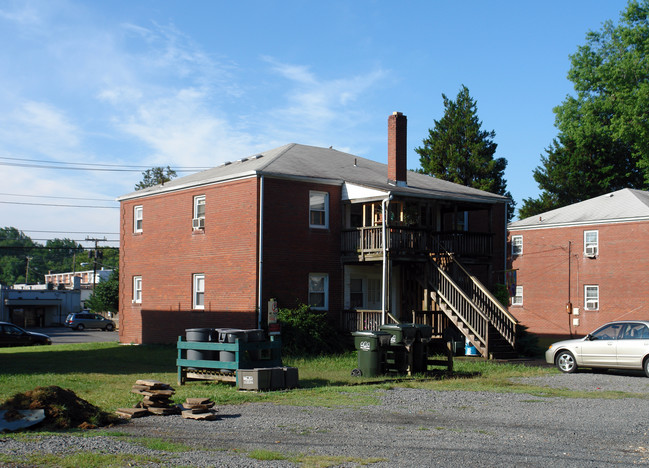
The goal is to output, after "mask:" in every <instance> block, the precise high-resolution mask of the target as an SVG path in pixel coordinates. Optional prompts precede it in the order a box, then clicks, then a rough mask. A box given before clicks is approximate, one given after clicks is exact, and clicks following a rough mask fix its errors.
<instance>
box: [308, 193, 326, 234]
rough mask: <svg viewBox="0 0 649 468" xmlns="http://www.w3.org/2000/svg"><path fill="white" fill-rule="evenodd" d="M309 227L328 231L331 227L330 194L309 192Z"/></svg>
mask: <svg viewBox="0 0 649 468" xmlns="http://www.w3.org/2000/svg"><path fill="white" fill-rule="evenodd" d="M309 227H312V228H320V229H327V228H328V227H329V194H328V193H327V192H309Z"/></svg>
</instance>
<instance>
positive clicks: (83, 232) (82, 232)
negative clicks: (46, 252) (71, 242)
mask: <svg viewBox="0 0 649 468" xmlns="http://www.w3.org/2000/svg"><path fill="white" fill-rule="evenodd" d="M18 230H19V231H22V232H45V233H52V234H54V233H59V234H109V235H112V234H114V235H118V234H119V232H89V231H42V230H38V229H18Z"/></svg>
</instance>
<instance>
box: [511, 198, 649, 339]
mask: <svg viewBox="0 0 649 468" xmlns="http://www.w3.org/2000/svg"><path fill="white" fill-rule="evenodd" d="M509 243H510V249H509V256H510V264H511V268H512V269H515V270H516V279H517V283H516V292H515V294H514V295H513V297H512V298H511V306H510V310H511V312H512V313H513V314H514V315H515V316H516V318H517V319H518V320H519V321H520V322H521V324H522V325H525V326H526V327H528V328H529V331H531V332H533V333H536V334H538V335H548V336H552V337H563V336H570V335H571V334H572V335H578V336H583V335H586V334H587V333H589V332H591V331H593V330H595V329H596V328H597V327H599V326H600V325H603V324H604V323H606V322H609V321H611V320H626V319H644V320H646V319H649V283H647V280H646V278H647V275H648V274H649V261H648V260H647V259H646V258H645V256H644V254H643V253H644V248H645V247H647V246H648V245H649V192H643V191H639V190H631V189H624V190H619V191H617V192H613V193H609V194H606V195H602V196H599V197H596V198H592V199H590V200H586V201H583V202H580V203H576V204H573V205H570V206H566V207H564V208H559V209H557V210H553V211H548V212H546V213H542V214H540V215H537V216H533V217H530V218H526V219H523V220H520V221H516V222H514V223H511V224H510V225H509Z"/></svg>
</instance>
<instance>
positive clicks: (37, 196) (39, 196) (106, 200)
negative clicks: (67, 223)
mask: <svg viewBox="0 0 649 468" xmlns="http://www.w3.org/2000/svg"><path fill="white" fill-rule="evenodd" d="M0 195H1V196H8V197H26V198H56V199H58V200H89V201H105V202H115V200H114V199H112V198H87V197H57V196H54V195H31V194H26V193H0Z"/></svg>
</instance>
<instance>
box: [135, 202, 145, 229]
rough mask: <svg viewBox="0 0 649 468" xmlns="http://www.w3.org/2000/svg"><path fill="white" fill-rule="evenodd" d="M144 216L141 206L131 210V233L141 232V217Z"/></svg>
mask: <svg viewBox="0 0 649 468" xmlns="http://www.w3.org/2000/svg"><path fill="white" fill-rule="evenodd" d="M143 215H144V212H143V209H142V205H138V206H136V207H134V208H133V232H142V217H143Z"/></svg>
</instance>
